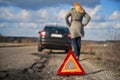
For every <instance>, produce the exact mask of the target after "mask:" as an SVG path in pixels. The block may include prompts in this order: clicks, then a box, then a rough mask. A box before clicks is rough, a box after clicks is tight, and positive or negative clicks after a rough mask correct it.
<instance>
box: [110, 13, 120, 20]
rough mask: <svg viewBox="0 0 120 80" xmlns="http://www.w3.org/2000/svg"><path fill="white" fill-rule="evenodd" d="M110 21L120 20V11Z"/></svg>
mask: <svg viewBox="0 0 120 80" xmlns="http://www.w3.org/2000/svg"><path fill="white" fill-rule="evenodd" d="M108 19H109V20H120V11H114V12H113V13H112V14H111V15H110V16H109V18H108Z"/></svg>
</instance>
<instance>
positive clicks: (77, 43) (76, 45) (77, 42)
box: [72, 37, 81, 58]
mask: <svg viewBox="0 0 120 80" xmlns="http://www.w3.org/2000/svg"><path fill="white" fill-rule="evenodd" d="M72 45H73V48H74V52H75V56H76V58H79V56H80V49H81V37H77V38H72Z"/></svg>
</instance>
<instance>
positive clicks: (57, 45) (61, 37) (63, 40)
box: [38, 25, 71, 52]
mask: <svg viewBox="0 0 120 80" xmlns="http://www.w3.org/2000/svg"><path fill="white" fill-rule="evenodd" d="M43 49H58V50H65V51H66V52H67V51H68V50H69V49H71V37H70V32H69V29H68V28H67V27H62V26H56V25H47V26H45V27H44V29H43V30H42V31H40V32H39V39H38V51H42V50H43Z"/></svg>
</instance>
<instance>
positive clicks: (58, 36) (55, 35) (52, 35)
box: [51, 34, 62, 38]
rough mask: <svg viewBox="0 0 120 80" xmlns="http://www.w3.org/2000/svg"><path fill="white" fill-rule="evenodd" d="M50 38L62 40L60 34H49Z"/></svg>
mask: <svg viewBox="0 0 120 80" xmlns="http://www.w3.org/2000/svg"><path fill="white" fill-rule="evenodd" d="M51 37H57V38H62V34H51Z"/></svg>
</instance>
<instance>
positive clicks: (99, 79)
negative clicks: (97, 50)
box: [0, 46, 119, 80]
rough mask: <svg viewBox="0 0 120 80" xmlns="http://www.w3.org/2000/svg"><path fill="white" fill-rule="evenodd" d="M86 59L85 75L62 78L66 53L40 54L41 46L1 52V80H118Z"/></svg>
mask: <svg viewBox="0 0 120 80" xmlns="http://www.w3.org/2000/svg"><path fill="white" fill-rule="evenodd" d="M85 55H86V54H81V57H80V60H79V62H80V64H81V66H82V67H83V69H84V70H85V73H86V74H85V75H64V76H59V75H57V71H58V69H59V67H60V65H61V64H62V62H63V60H64V58H65V56H66V53H64V51H59V50H53V51H52V52H51V51H50V50H44V51H42V52H37V46H29V47H28V46H27V47H10V48H7V47H6V48H0V80H117V79H115V77H114V76H113V73H112V72H111V71H110V70H108V69H107V68H104V67H100V66H96V64H95V63H93V62H90V61H89V60H90V58H87V57H84V56H85ZM118 80H119V79H118Z"/></svg>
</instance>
